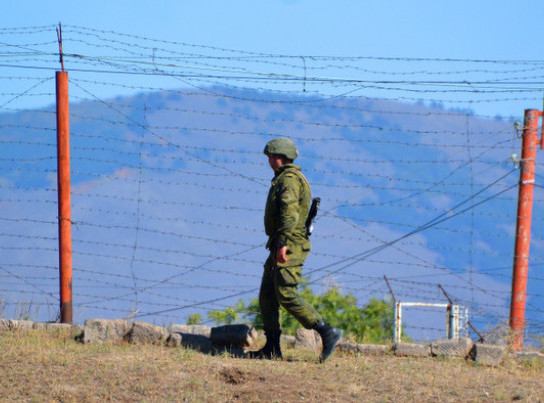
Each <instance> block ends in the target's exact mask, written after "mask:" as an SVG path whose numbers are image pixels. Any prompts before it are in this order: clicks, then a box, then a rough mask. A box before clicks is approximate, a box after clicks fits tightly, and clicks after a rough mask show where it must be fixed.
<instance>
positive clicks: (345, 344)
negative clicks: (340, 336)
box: [336, 341, 391, 355]
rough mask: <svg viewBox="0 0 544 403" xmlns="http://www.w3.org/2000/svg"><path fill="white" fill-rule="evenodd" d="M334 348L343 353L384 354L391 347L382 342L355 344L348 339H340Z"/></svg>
mask: <svg viewBox="0 0 544 403" xmlns="http://www.w3.org/2000/svg"><path fill="white" fill-rule="evenodd" d="M336 349H337V350H338V351H343V352H345V353H350V354H362V355H384V354H388V353H389V352H391V347H390V346H386V345H383V344H357V343H352V342H349V341H340V342H339V343H338V344H337V345H336Z"/></svg>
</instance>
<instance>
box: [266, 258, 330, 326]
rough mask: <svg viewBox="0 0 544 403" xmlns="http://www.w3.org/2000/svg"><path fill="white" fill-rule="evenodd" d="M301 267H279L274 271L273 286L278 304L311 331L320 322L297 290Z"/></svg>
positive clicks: (320, 318)
mask: <svg viewBox="0 0 544 403" xmlns="http://www.w3.org/2000/svg"><path fill="white" fill-rule="evenodd" d="M301 270H302V266H293V267H279V268H277V269H276V270H275V272H274V274H275V276H274V286H275V291H276V295H277V298H278V301H279V303H280V304H281V306H283V307H284V308H285V309H286V310H287V312H289V313H290V314H291V315H293V316H294V317H295V318H296V319H297V320H298V321H299V322H300V324H301V325H302V326H304V327H305V328H306V329H311V328H312V327H313V326H315V325H316V324H317V323H319V322H320V321H321V320H322V317H321V315H320V314H319V312H317V310H316V309H315V308H314V307H313V306H312V305H310V304H309V303H308V301H306V300H305V299H304V298H302V296H301V295H300V294H299V292H298V290H297V285H298V283H299V282H300V280H301Z"/></svg>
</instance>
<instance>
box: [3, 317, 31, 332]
mask: <svg viewBox="0 0 544 403" xmlns="http://www.w3.org/2000/svg"><path fill="white" fill-rule="evenodd" d="M33 325H34V322H32V321H30V320H13V319H10V320H9V321H8V327H9V330H15V331H22V332H24V331H27V330H32V326H33Z"/></svg>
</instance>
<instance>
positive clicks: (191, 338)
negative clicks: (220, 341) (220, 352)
mask: <svg viewBox="0 0 544 403" xmlns="http://www.w3.org/2000/svg"><path fill="white" fill-rule="evenodd" d="M175 334H177V335H179V336H181V345H182V346H183V347H185V348H190V349H192V350H196V351H200V352H202V353H205V354H210V353H213V352H214V348H213V345H212V341H211V339H210V338H209V337H204V336H201V335H199V334H186V333H184V334H180V333H171V334H170V337H174V336H173V335H175Z"/></svg>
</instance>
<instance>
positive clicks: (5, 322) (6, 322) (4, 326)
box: [0, 319, 9, 331]
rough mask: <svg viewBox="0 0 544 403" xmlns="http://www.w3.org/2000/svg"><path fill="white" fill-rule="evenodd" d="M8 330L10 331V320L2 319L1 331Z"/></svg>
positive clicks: (0, 322)
mask: <svg viewBox="0 0 544 403" xmlns="http://www.w3.org/2000/svg"><path fill="white" fill-rule="evenodd" d="M7 330H9V320H7V319H0V331H7Z"/></svg>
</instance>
